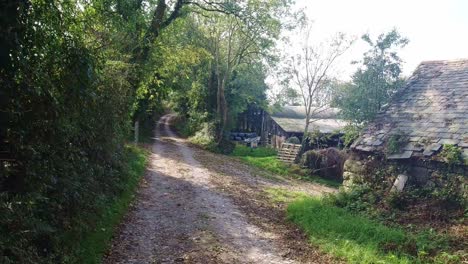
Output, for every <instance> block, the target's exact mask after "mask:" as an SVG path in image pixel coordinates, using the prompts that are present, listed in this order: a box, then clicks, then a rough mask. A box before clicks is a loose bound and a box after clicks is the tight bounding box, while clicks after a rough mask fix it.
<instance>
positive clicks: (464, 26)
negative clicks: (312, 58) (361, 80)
mask: <svg viewBox="0 0 468 264" xmlns="http://www.w3.org/2000/svg"><path fill="white" fill-rule="evenodd" d="M296 1H297V4H296V5H297V7H299V8H302V7H303V8H305V13H306V15H307V17H308V18H309V19H310V20H312V21H313V37H314V38H315V40H317V41H322V40H324V39H326V38H329V37H330V36H331V35H333V34H335V33H336V32H343V33H345V34H347V35H349V36H355V37H360V36H361V35H362V34H364V33H369V34H370V35H371V37H372V36H373V37H374V38H375V37H377V36H378V35H379V34H381V33H385V32H388V31H390V30H391V29H393V28H396V29H397V30H398V31H399V32H400V33H401V35H403V36H404V37H406V38H408V39H409V41H410V42H409V44H408V45H407V46H406V47H405V48H403V49H402V50H401V52H400V57H401V58H402V59H403V60H404V61H405V63H404V64H403V74H404V75H405V76H408V75H411V73H412V72H413V71H414V70H415V68H416V67H417V66H418V64H419V63H420V62H421V61H426V60H450V59H459V58H468V0H438V1H437V0H296ZM300 38H301V36H300V35H293V36H291V42H293V43H295V42H296V43H297V42H300ZM366 48H368V46H367V45H366V44H365V43H364V42H363V41H362V40H360V39H358V40H357V41H356V42H355V44H354V45H353V46H352V47H351V49H350V50H349V51H348V53H347V54H346V56H344V57H342V58H341V59H340V60H339V61H338V62H337V65H336V73H337V77H338V78H339V79H342V80H348V79H349V76H350V75H351V74H352V73H353V72H354V70H355V67H356V66H355V65H350V62H351V61H352V60H359V59H360V58H362V54H363V53H364V51H365V50H366Z"/></svg>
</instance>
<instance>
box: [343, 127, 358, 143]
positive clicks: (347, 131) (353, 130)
mask: <svg viewBox="0 0 468 264" xmlns="http://www.w3.org/2000/svg"><path fill="white" fill-rule="evenodd" d="M361 129H362V128H361V127H360V126H358V125H353V124H349V125H347V126H345V127H344V129H343V130H344V134H343V136H342V139H343V146H344V147H345V148H349V147H350V146H351V144H353V142H354V141H355V140H356V139H357V138H358V137H359V133H360V131H361Z"/></svg>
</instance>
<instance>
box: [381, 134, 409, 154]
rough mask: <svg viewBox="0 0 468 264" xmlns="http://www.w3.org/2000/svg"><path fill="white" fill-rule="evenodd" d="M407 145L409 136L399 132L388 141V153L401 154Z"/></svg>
mask: <svg viewBox="0 0 468 264" xmlns="http://www.w3.org/2000/svg"><path fill="white" fill-rule="evenodd" d="M406 144H408V136H407V135H405V134H404V133H402V132H398V133H396V134H393V135H390V137H389V138H388V141H387V148H386V150H387V153H388V154H394V153H400V152H401V150H402V148H403V147H404V146H405V145H406Z"/></svg>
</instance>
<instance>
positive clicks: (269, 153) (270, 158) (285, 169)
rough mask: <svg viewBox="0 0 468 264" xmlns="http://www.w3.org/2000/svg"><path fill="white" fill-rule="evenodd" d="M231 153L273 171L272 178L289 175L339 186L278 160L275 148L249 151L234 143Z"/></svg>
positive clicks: (250, 163)
mask: <svg viewBox="0 0 468 264" xmlns="http://www.w3.org/2000/svg"><path fill="white" fill-rule="evenodd" d="M232 155H233V156H236V157H240V158H241V160H242V161H244V162H245V163H247V164H249V165H252V166H254V167H257V168H260V169H262V170H265V171H267V172H270V173H273V178H275V177H276V176H281V177H291V178H294V179H300V180H305V181H311V182H316V183H319V184H323V185H326V186H330V187H339V186H340V183H339V182H337V181H334V180H328V179H323V178H320V177H318V176H315V175H311V174H310V172H309V171H308V170H305V169H303V168H301V167H300V166H298V165H296V164H292V165H287V164H286V163H284V162H282V161H279V160H278V158H277V157H276V150H274V149H271V148H262V147H259V148H257V149H254V150H253V151H250V150H249V148H247V147H245V146H242V145H236V148H235V149H234V151H233V153H232Z"/></svg>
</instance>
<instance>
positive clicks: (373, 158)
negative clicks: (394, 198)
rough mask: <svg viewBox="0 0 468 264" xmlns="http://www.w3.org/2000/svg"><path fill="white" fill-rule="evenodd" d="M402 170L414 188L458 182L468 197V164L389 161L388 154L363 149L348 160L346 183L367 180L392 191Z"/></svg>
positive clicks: (368, 183)
mask: <svg viewBox="0 0 468 264" xmlns="http://www.w3.org/2000/svg"><path fill="white" fill-rule="evenodd" d="M400 174H403V175H406V176H408V181H407V183H406V186H411V187H413V188H425V189H429V190H430V189H433V190H435V189H438V188H440V189H443V188H446V187H447V185H454V182H456V185H458V186H457V187H456V188H458V187H459V192H460V193H461V195H462V196H463V197H465V198H466V199H468V166H465V165H460V166H457V167H454V166H448V165H447V164H445V163H441V162H434V161H428V160H418V159H408V160H402V161H387V160H386V159H385V158H384V157H379V156H377V155H364V154H363V153H359V152H352V153H351V155H350V157H349V158H348V160H346V162H345V164H344V173H343V186H344V187H345V189H346V188H347V189H349V188H350V187H351V186H352V185H355V184H358V185H359V184H367V185H370V186H372V188H379V189H381V190H387V191H390V189H391V188H392V186H393V183H394V182H395V179H396V178H397V177H398V175H400ZM405 188H406V187H405Z"/></svg>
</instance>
